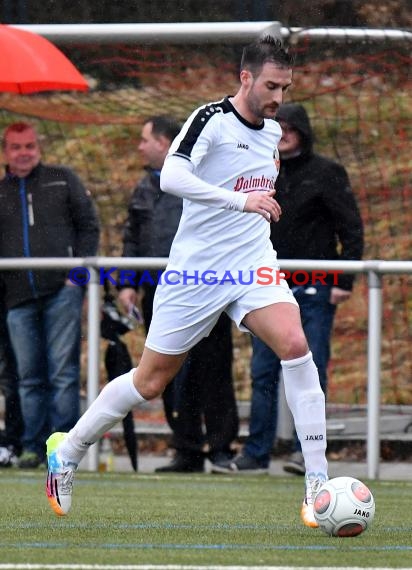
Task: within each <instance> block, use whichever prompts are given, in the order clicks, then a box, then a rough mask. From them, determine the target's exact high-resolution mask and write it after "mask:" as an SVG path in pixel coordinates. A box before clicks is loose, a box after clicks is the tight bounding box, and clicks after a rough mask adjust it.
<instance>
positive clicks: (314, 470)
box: [281, 352, 328, 477]
mask: <svg viewBox="0 0 412 570" xmlns="http://www.w3.org/2000/svg"><path fill="white" fill-rule="evenodd" d="M281 364H282V371H283V379H284V384H285V394H286V400H287V403H288V406H289V408H290V411H291V412H292V415H293V419H294V421H295V429H296V433H297V435H298V438H299V441H300V444H301V446H302V454H303V457H304V459H305V469H306V474H307V475H311V474H314V475H318V474H321V475H323V476H326V477H327V472H328V463H327V461H326V455H325V454H326V412H325V395H324V393H323V391H322V388H321V387H320V383H319V375H318V370H317V368H316V365H315V363H314V362H313V358H312V353H311V352H308V354H306V355H305V356H301V357H300V358H294V359H293V360H282V361H281Z"/></svg>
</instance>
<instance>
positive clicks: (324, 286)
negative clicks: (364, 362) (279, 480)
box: [219, 103, 363, 475]
mask: <svg viewBox="0 0 412 570" xmlns="http://www.w3.org/2000/svg"><path fill="white" fill-rule="evenodd" d="M276 120H277V121H278V122H279V123H280V125H281V127H282V139H281V141H280V143H279V154H280V171H279V176H278V178H277V180H276V200H277V201H278V203H279V204H280V206H281V208H282V215H281V216H280V219H279V221H278V222H277V223H272V224H271V240H272V242H273V245H274V248H275V250H276V251H277V254H278V258H279V259H321V260H335V259H338V260H347V261H350V260H359V259H361V257H362V253H363V224H362V219H361V216H360V213H359V209H358V206H357V203H356V199H355V196H354V194H353V192H352V190H351V186H350V182H349V178H348V175H347V173H346V170H345V168H344V167H343V166H342V165H341V164H338V163H337V162H335V161H333V160H331V159H329V158H326V157H324V156H321V155H319V154H316V153H315V152H314V150H313V143H314V135H313V131H312V127H311V124H310V121H309V117H308V115H307V112H306V110H305V108H304V107H303V106H302V105H300V104H297V103H285V104H283V105H281V106H280V107H279V109H278V112H277V114H276ZM306 278H308V281H307V282H306V283H304V281H305V280H306ZM322 281H323V282H322ZM353 281H354V275H349V274H339V275H338V274H336V273H334V272H330V273H328V274H327V275H326V276H325V278H324V279H322V280H318V279H316V278H314V276H313V274H312V273H309V274H308V275H305V274H304V273H303V272H300V273H299V274H298V273H295V274H293V273H292V275H290V276H289V279H288V283H289V286H290V288H291V289H292V291H293V293H294V295H295V298H296V300H297V301H298V303H299V307H300V311H301V317H302V322H303V328H304V331H305V334H306V337H307V339H308V343H309V347H310V349H311V351H312V354H313V359H314V361H315V364H316V366H317V368H318V371H319V380H320V383H321V386H322V389H323V391H324V392H325V394H326V390H327V366H328V362H329V358H330V340H331V334H332V327H333V320H334V316H335V311H336V306H337V305H338V304H339V303H341V302H343V301H345V300H346V299H348V298H349V297H350V295H351V291H352V287H353ZM252 343H253V356H252V363H251V376H252V402H251V415H250V425H249V436H248V439H247V441H246V443H245V446H244V448H243V450H242V452H241V454H240V455H238V456H237V457H236V458H235V459H234V460H232V461H231V462H228V463H227V464H226V465H225V466H223V469H219V472H222V471H224V472H234V473H236V472H242V473H245V472H251V473H264V472H266V471H267V469H268V467H269V461H270V454H271V451H272V448H273V443H274V440H275V436H276V427H277V419H278V411H277V408H278V384H279V372H280V368H281V366H280V360H279V359H278V357H277V356H276V355H275V354H274V353H273V352H272V350H271V349H270V348H269V347H268V346H266V344H264V343H263V342H262V341H261V340H259V339H258V338H256V337H253V339H252ZM221 467H222V466H221ZM284 469H285V471H288V472H290V473H294V474H299V475H304V474H305V466H304V461H303V456H302V453H301V450H300V446H299V444H298V441H297V439H296V447H295V451H294V452H293V453H292V455H291V456H290V458H289V459H288V461H287V462H286V463H285V465H284Z"/></svg>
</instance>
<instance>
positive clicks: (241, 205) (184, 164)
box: [160, 155, 280, 221]
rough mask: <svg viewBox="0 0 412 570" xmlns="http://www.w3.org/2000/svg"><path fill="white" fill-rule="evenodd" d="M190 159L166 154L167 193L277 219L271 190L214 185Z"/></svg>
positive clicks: (162, 179) (163, 177)
mask: <svg viewBox="0 0 412 570" xmlns="http://www.w3.org/2000/svg"><path fill="white" fill-rule="evenodd" d="M193 169H194V166H193V164H192V163H191V162H190V160H188V159H186V158H183V157H180V156H174V155H171V156H169V157H167V159H166V161H165V163H164V165H163V168H162V172H161V175H160V187H161V189H162V190H163V191H164V192H169V193H170V194H174V195H175V196H180V197H181V198H186V199H187V200H192V201H193V202H199V203H200V204H203V205H205V206H210V207H212V208H224V209H227V210H237V211H238V212H253V213H257V214H260V215H261V216H263V217H264V218H265V219H267V220H268V221H269V219H271V220H273V221H277V220H278V219H279V215H280V206H279V204H278V203H277V202H276V200H275V199H274V198H273V196H274V194H275V191H274V190H273V191H272V192H250V193H248V194H246V193H242V192H231V191H230V190H226V189H225V188H220V187H217V186H213V184H209V183H208V182H205V181H204V180H202V179H201V178H199V177H198V176H196V174H194V173H193Z"/></svg>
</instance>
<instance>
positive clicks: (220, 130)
mask: <svg viewBox="0 0 412 570" xmlns="http://www.w3.org/2000/svg"><path fill="white" fill-rule="evenodd" d="M291 65H292V60H291V57H290V56H289V55H288V53H287V52H286V51H285V50H284V49H283V48H282V46H281V43H280V42H279V41H278V40H275V39H273V38H272V37H271V36H266V37H264V38H261V39H258V40H257V41H255V42H253V43H252V44H250V45H248V46H246V47H245V49H244V51H243V56H242V61H241V68H240V87H239V90H238V92H237V93H236V95H234V96H233V97H226V98H225V99H223V100H221V101H218V102H216V103H209V104H208V105H204V106H202V107H200V108H198V109H197V110H195V111H194V112H193V113H192V115H191V116H190V117H189V118H188V119H187V121H186V123H185V124H184V126H183V128H182V130H181V132H180V134H179V135H178V136H177V138H176V139H175V140H174V142H173V144H172V146H171V148H170V151H169V155H168V157H167V158H166V161H165V164H164V167H163V169H162V173H161V187H162V189H163V190H164V191H165V192H170V193H172V194H175V195H177V196H181V197H183V199H184V206H183V214H182V218H181V222H180V225H179V228H178V231H177V234H176V237H175V239H174V242H173V245H172V248H171V252H170V257H169V263H168V265H167V268H166V270H165V272H164V274H163V276H162V281H161V283H160V285H159V286H158V287H157V291H156V296H155V301H154V311H153V320H152V323H151V326H150V330H149V332H148V336H147V339H146V345H145V349H144V351H143V355H142V358H141V360H140V363H139V365H138V367H137V368H136V369H132V370H131V371H130V372H128V373H127V374H124V375H122V376H120V377H118V378H116V379H115V380H112V381H111V382H110V383H109V384H107V385H106V386H105V387H104V388H103V390H102V391H101V393H100V395H99V396H98V397H97V399H96V400H95V401H94V402H93V404H92V405H91V406H90V407H89V409H88V410H87V411H86V412H85V414H84V415H83V416H82V417H81V418H80V420H79V421H78V422H77V424H76V425H75V426H74V428H73V429H72V430H71V431H70V432H69V433H68V434H63V433H59V432H57V433H54V434H52V435H51V436H50V438H49V439H48V443H47V456H48V464H49V468H48V476H47V486H46V489H47V496H48V499H49V502H50V505H51V507H52V508H53V510H54V511H55V513H56V514H58V515H65V514H67V512H68V511H69V509H70V507H71V498H72V487H73V477H74V473H75V470H76V468H77V465H78V464H79V462H80V460H81V459H82V457H83V456H84V455H85V453H86V452H87V450H88V448H89V447H90V446H91V445H92V444H93V443H95V442H96V441H97V440H98V439H99V438H100V437H101V436H102V435H103V434H104V433H105V432H106V431H108V430H109V429H110V428H111V427H112V426H113V425H115V424H116V423H117V422H119V421H120V420H121V419H122V418H123V417H124V416H125V415H126V414H127V413H128V412H129V410H130V409H131V408H133V407H135V406H138V405H139V404H140V403H141V402H144V401H146V400H151V399H153V398H156V397H158V396H159V395H160V394H161V393H162V391H163V390H164V388H165V387H166V385H167V384H168V383H169V382H170V380H171V379H172V378H173V377H174V376H175V375H176V373H177V371H178V370H179V368H180V366H181V365H182V363H183V361H184V359H185V357H186V354H187V352H188V351H189V350H190V349H191V348H192V347H193V346H194V345H195V344H196V343H197V342H198V341H199V340H200V339H201V338H203V337H204V336H207V335H208V334H209V332H210V331H211V330H212V328H213V326H214V324H215V323H216V321H217V319H218V318H219V315H220V314H221V313H222V312H223V311H224V312H226V313H227V314H228V315H229V316H230V317H231V318H232V319H233V320H234V322H235V323H236V324H237V326H238V327H239V329H240V330H244V331H248V332H251V333H252V334H255V335H256V336H258V337H259V338H260V339H261V340H263V341H264V342H265V343H266V344H267V345H269V346H270V347H271V348H272V349H273V350H274V351H275V352H276V354H277V355H278V356H279V358H280V359H281V361H282V370H283V376H284V383H285V391H286V397H287V401H288V404H289V407H290V409H291V412H292V414H293V417H294V421H295V426H296V431H297V434H298V436H299V439H300V441H301V444H302V452H303V455H304V458H305V468H306V478H305V494H304V500H303V504H302V508H301V516H302V520H303V522H304V524H305V525H307V526H311V527H316V526H318V525H317V523H316V521H315V519H314V516H313V499H314V495H315V493H316V491H317V490H318V488H319V487H320V485H321V484H322V483H323V482H324V481H325V480H326V479H327V461H326V455H325V453H326V421H325V398H324V394H323V392H322V390H321V388H320V384H319V377H318V373H317V369H316V366H315V364H314V362H313V359H312V354H311V352H310V351H309V348H308V345H307V342H306V338H305V335H304V333H303V329H302V325H301V320H300V313H299V308H298V305H297V303H296V301H295V299H294V296H293V295H292V293H291V291H290V290H289V287H288V285H287V284H286V282H285V281H284V280H283V279H281V277H280V275H279V266H278V262H277V259H276V252H275V251H274V250H273V246H272V243H271V241H270V238H269V234H270V222H276V221H277V220H278V219H279V216H280V215H281V210H280V207H279V204H278V203H277V202H276V200H275V198H274V195H275V181H276V176H277V173H278V172H277V171H278V166H279V163H278V153H277V143H278V141H279V140H280V137H281V129H280V126H279V124H278V123H276V122H275V120H274V117H275V114H276V110H277V108H278V106H279V105H280V104H281V103H282V100H283V94H284V93H285V92H286V90H287V89H288V87H289V86H290V84H291V82H292V69H291ZM211 358H213V355H211Z"/></svg>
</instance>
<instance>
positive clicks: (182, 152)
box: [161, 98, 281, 276]
mask: <svg viewBox="0 0 412 570" xmlns="http://www.w3.org/2000/svg"><path fill="white" fill-rule="evenodd" d="M280 137H281V128H280V126H279V124H278V123H277V122H275V121H274V120H265V121H264V122H263V123H262V125H259V126H257V125H253V124H251V123H249V122H247V121H246V120H245V119H243V117H241V116H240V115H239V113H238V112H237V111H236V109H235V108H234V106H233V105H232V104H231V103H230V101H229V100H228V98H225V99H223V100H222V101H219V102H217V103H209V104H208V105H204V106H202V107H200V108H199V109H197V110H196V111H194V112H193V113H192V115H191V116H190V117H189V118H188V119H187V121H186V123H185V124H184V126H183V128H182V130H181V132H180V134H179V135H178V136H177V138H176V139H175V140H174V141H173V144H172V146H171V148H170V150H169V154H168V157H170V158H167V159H166V162H165V165H167V161H168V160H170V166H172V164H173V162H172V161H173V160H176V159H175V158H174V157H182V158H184V159H185V160H188V161H190V163H191V168H192V173H193V174H194V175H195V176H196V177H198V179H200V180H201V181H202V183H204V189H203V187H202V185H201V184H200V186H199V188H197V190H199V189H200V190H201V192H200V193H199V192H197V193H196V192H195V191H194V190H193V194H191V192H190V190H191V189H190V188H189V189H188V191H186V192H185V191H182V190H179V187H178V186H179V185H178V184H175V185H174V187H173V188H171V187H170V185H168V184H162V188H164V186H166V190H167V191H170V192H172V193H175V194H178V195H181V196H182V197H183V198H184V201H183V213H182V217H181V221H180V224H179V228H178V230H177V233H176V236H175V239H174V241H173V245H172V248H171V251H170V256H169V264H168V267H167V269H168V270H176V271H179V272H183V271H185V272H187V273H188V274H192V273H194V272H195V271H198V272H199V273H203V272H204V271H207V270H210V271H213V272H215V275H223V274H224V273H225V272H226V271H230V272H231V274H232V275H233V276H235V275H236V274H237V272H238V271H241V272H247V271H248V270H252V269H254V268H257V267H259V266H262V265H267V264H270V265H271V266H273V265H276V263H277V262H276V253H275V252H274V250H273V246H272V243H271V241H270V224H269V223H268V222H267V221H266V220H264V219H263V217H262V216H260V215H259V214H252V213H245V212H243V211H242V210H243V206H244V204H245V201H246V196H245V194H246V193H248V192H252V191H265V192H267V191H269V190H273V189H274V187H275V180H276V177H277V175H278V167H279V161H278V152H277V145H278V142H279V140H280ZM164 170H165V168H164ZM170 172H171V169H169V173H170ZM165 176H166V177H167V175H165ZM169 178H170V177H169ZM162 182H163V179H162V180H161V183H162ZM166 182H167V181H166ZM172 186H173V184H172ZM212 186H213V187H214V188H212ZM208 188H209V194H210V192H212V194H213V195H214V199H213V200H211V199H208V198H210V196H207V194H208ZM217 190H218V191H219V193H220V195H221V196H222V200H221V202H220V201H219V199H217V200H216V196H217V194H216V191H217ZM229 193H230V194H229ZM236 193H241V194H243V196H240V195H237V194H236ZM239 210H240V211H239Z"/></svg>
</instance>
